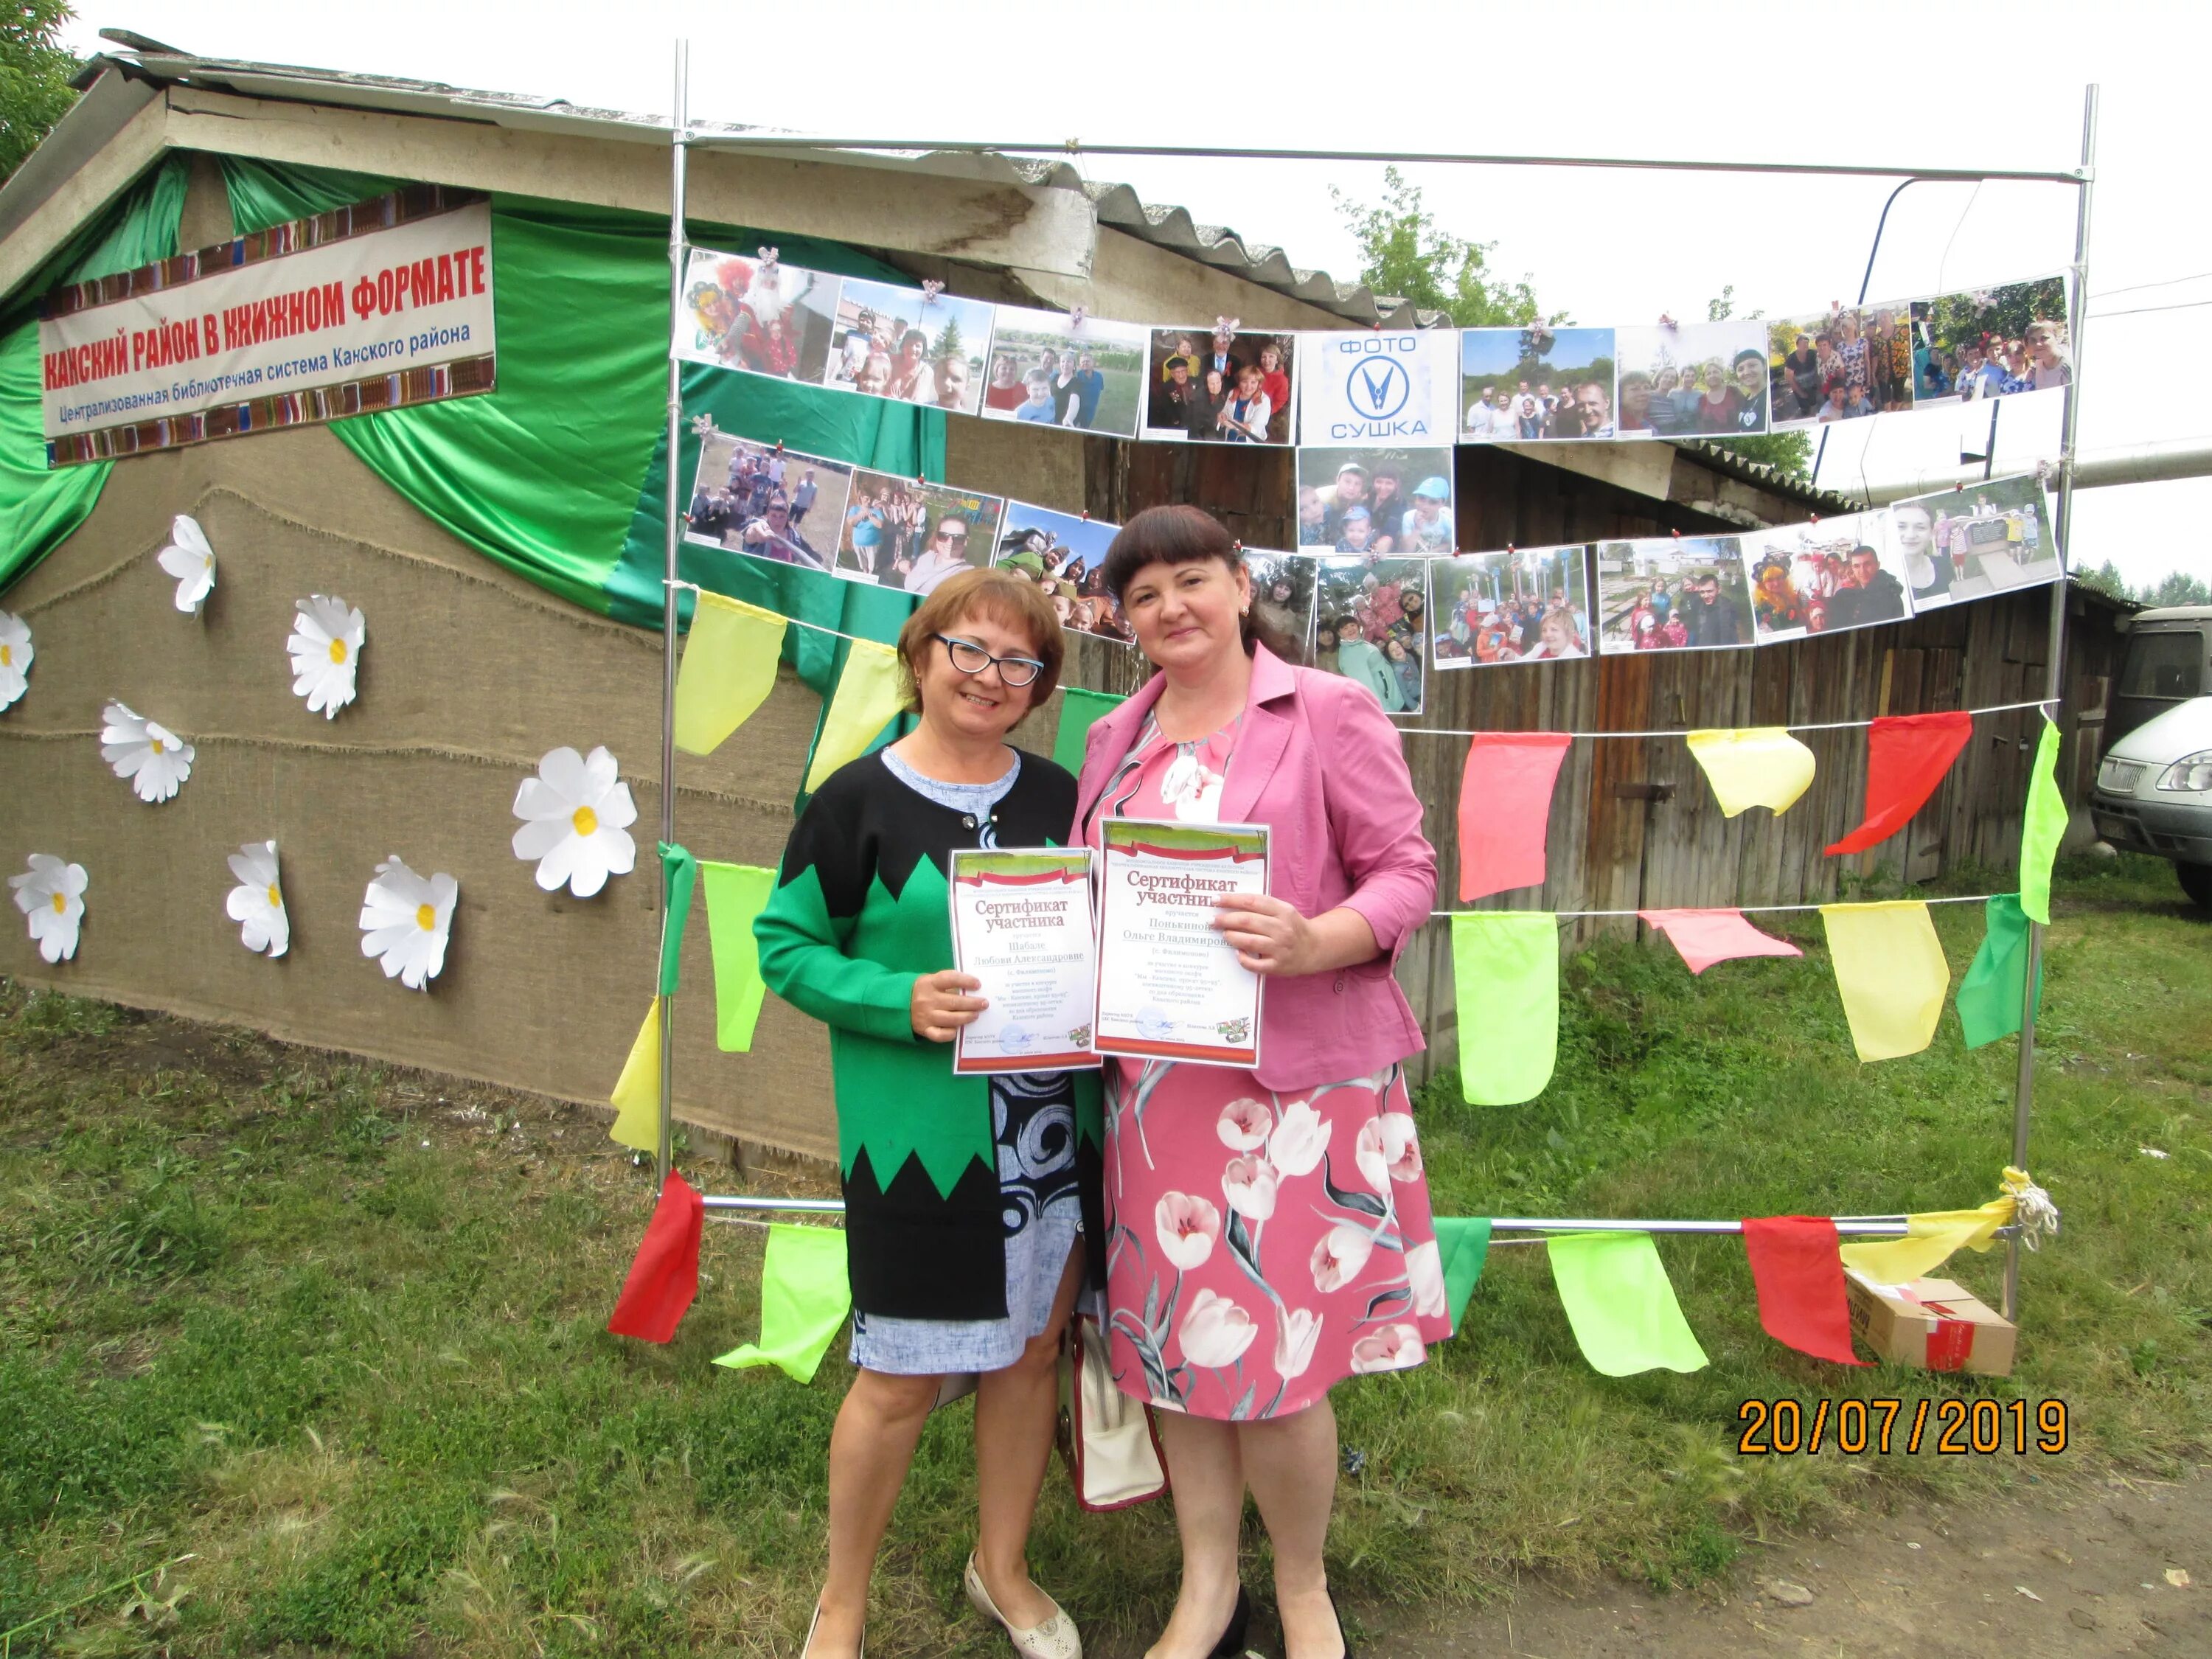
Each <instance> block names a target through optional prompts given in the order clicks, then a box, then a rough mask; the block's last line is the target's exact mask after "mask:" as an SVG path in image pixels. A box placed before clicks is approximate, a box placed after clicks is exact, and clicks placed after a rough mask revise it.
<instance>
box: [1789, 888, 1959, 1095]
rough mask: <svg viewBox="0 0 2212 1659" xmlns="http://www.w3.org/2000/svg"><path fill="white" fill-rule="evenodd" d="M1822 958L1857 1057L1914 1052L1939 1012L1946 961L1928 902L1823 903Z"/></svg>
mask: <svg viewBox="0 0 2212 1659" xmlns="http://www.w3.org/2000/svg"><path fill="white" fill-rule="evenodd" d="M1820 920H1821V921H1824V922H1826V924H1827V927H1828V958H1829V961H1830V962H1831V963H1832V964H1833V965H1834V968H1835V970H1836V990H1837V992H1838V994H1840V995H1841V996H1842V997H1843V1000H1844V1018H1846V1019H1848V1020H1849V1021H1850V1026H1851V1046H1852V1047H1853V1048H1856V1049H1857V1050H1858V1056H1859V1058H1860V1059H1861V1060H1895V1059H1897V1058H1898V1057H1899V1055H1901V1054H1918V1053H1919V1052H1920V1051H1921V1050H1922V1049H1923V1048H1926V1047H1927V1046H1928V1044H1929V1042H1930V1041H1932V1040H1933V1039H1934V1037H1935V1036H1936V1022H1937V1021H1938V1020H1940V1019H1942V1018H1943V996H1944V993H1946V992H1947V991H1948V990H1949V989H1950V988H1951V964H1950V963H1948V962H1947V961H1945V960H1944V957H1943V942H1942V940H1941V939H1937V938H1936V924H1935V923H1934V922H1933V921H1929V918H1928V907H1927V906H1926V905H1925V904H1923V903H1922V902H1920V901H1919V900H1917V899H1892V900H1889V901H1887V902H1884V903H1881V904H1824V905H1822V906H1821V907H1820Z"/></svg>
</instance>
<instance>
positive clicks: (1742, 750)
mask: <svg viewBox="0 0 2212 1659" xmlns="http://www.w3.org/2000/svg"><path fill="white" fill-rule="evenodd" d="M1684 741H1685V742H1686V743H1687V744H1689V745H1690V752H1691V754H1692V755H1694V756H1695V757H1697V761H1698V764H1699V766H1702V767H1703V768H1705V781H1707V782H1708V783H1710V784H1711V785H1712V787H1713V798H1714V799H1716V800H1717V801H1719V802H1720V804H1721V813H1722V816H1723V817H1731V818H1732V817H1735V815H1736V814H1737V813H1739V812H1741V811H1743V810H1744V809H1745V808H1746V807H1751V806H1764V807H1767V808H1769V809H1771V811H1775V812H1777V813H1781V812H1786V811H1789V810H1790V807H1791V806H1792V805H1795V804H1796V799H1797V798H1798V797H1799V796H1800V795H1802V794H1803V793H1805V791H1806V789H1807V788H1808V787H1809V786H1810V785H1811V783H1812V781H1813V751H1812V750H1809V749H1808V748H1807V747H1806V746H1805V745H1804V744H1802V743H1800V742H1798V741H1797V739H1796V738H1793V737H1791V736H1790V733H1789V732H1787V731H1785V730H1784V729H1783V728H1782V727H1781V726H1748V727H1747V728H1745V729H1744V730H1742V731H1741V732H1691V733H1690V734H1689V735H1688V736H1687V737H1686V738H1685V739H1684Z"/></svg>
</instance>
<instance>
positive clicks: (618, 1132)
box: [607, 997, 660, 1152]
mask: <svg viewBox="0 0 2212 1659" xmlns="http://www.w3.org/2000/svg"><path fill="white" fill-rule="evenodd" d="M608 1101H609V1103H610V1104H611V1105H612V1106H613V1107H614V1109H615V1123H614V1127H612V1128H611V1129H609V1130H608V1131H607V1139H610V1140H619V1141H620V1142H622V1144H623V1146H628V1147H629V1148H631V1149H632V1150H634V1151H636V1152H659V1150H660V999H659V997H655V998H654V999H653V1001H652V1002H651V1003H650V1004H649V1005H648V1006H647V1008H646V1011H645V1024H642V1025H641V1026H639V1027H638V1028H637V1041H636V1042H633V1043H631V1044H630V1045H629V1059H628V1060H624V1061H623V1068H622V1076H621V1077H619V1078H618V1079H616V1081H615V1091H614V1093H613V1094H612V1095H611V1096H609V1097H608Z"/></svg>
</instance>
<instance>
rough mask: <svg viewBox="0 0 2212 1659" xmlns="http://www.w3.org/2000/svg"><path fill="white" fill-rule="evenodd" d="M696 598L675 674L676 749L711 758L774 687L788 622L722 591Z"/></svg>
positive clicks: (688, 753) (772, 612) (773, 613)
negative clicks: (723, 741) (731, 597)
mask: <svg viewBox="0 0 2212 1659" xmlns="http://www.w3.org/2000/svg"><path fill="white" fill-rule="evenodd" d="M698 599H699V603H698V605H697V606H696V608H695V609H694V610H693V611H692V612H691V631H690V634H689V635H687V636H686V637H685V639H684V661H683V663H682V665H680V666H679V667H678V669H677V671H676V722H675V723H676V746H677V747H678V749H681V750H683V751H684V753H685V754H687V755H711V754H713V753H714V750H716V749H717V748H719V747H720V745H721V743H722V740H723V739H724V738H726V737H728V736H729V735H730V733H731V732H734V731H736V730H737V729H738V727H739V726H743V725H744V723H745V721H746V720H749V719H750V718H751V716H752V712H753V710H755V709H756V708H759V707H760V706H761V704H762V703H763V702H766V701H767V699H768V694H769V692H770V691H772V690H775V665H776V659H778V658H779V657H781V655H782V654H783V634H784V620H783V618H782V617H779V616H777V615H776V614H775V612H774V611H763V610H762V609H761V608H760V607H759V606H758V605H747V604H745V603H744V601H743V600H740V599H725V598H723V597H722V595H720V593H702V594H700V595H699V596H698Z"/></svg>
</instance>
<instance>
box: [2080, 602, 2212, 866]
mask: <svg viewBox="0 0 2212 1659" xmlns="http://www.w3.org/2000/svg"><path fill="white" fill-rule="evenodd" d="M2132 643H2133V641H2130V645H2132ZM2089 817H2090V821H2091V822H2092V823H2094V824H2095V825H2096V829H2097V833H2098V834H2099V835H2100V836H2103V837H2104V838H2105V839H2106V841H2108V842H2112V845H2113V846H2115V847H2118V848H2125V849H2126V850H2128V851H2130V852H2134V853H2148V854H2151V855H2152V856H2153V857H2154V858H2161V859H2171V860H2172V861H2173V870H2174V873H2175V874H2176V875H2177V876H2179V877H2180V878H2181V886H2182V890H2183V891H2184V892H2185V893H2187V894H2188V895H2189V896H2190V897H2191V898H2192V899H2194V900H2195V901H2196V902H2197V903H2198V904H2201V905H2203V906H2204V907H2205V908H2208V909H2212V696H2201V697H2191V698H2190V699H2189V700H2188V701H2187V702H2178V703H2175V704H2174V705H2173V706H2172V708H2168V709H2167V710H2166V712H2165V713H2164V714H2157V715H2154V716H2153V717H2152V718H2151V719H2149V720H2146V721H2144V722H2143V724H2142V725H2141V726H2137V727H2136V729H2135V730H2134V731H2132V732H2129V733H2128V734H2127V735H2126V736H2125V737H2124V738H2120V739H2119V740H2118V742H2117V743H2114V744H2111V745H2110V746H2109V747H2108V748H2106V750H2105V759H2104V763H2103V764H2102V765H2100V767H2099V768H2098V769H2097V787H2095V788H2094V789H2093V790H2092V791H2091V792H2090V794H2089Z"/></svg>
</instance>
